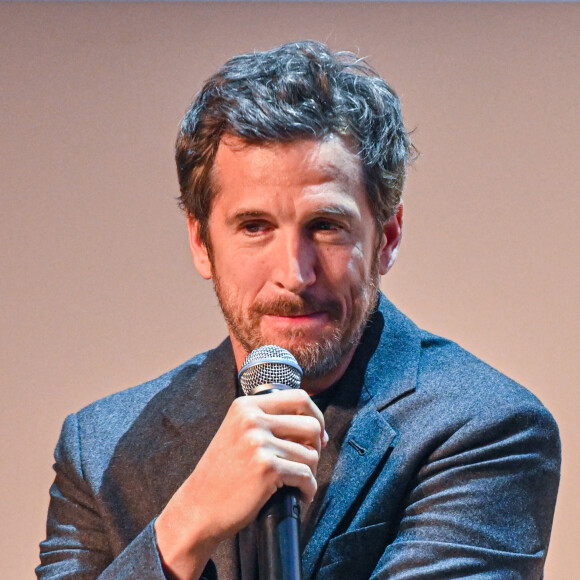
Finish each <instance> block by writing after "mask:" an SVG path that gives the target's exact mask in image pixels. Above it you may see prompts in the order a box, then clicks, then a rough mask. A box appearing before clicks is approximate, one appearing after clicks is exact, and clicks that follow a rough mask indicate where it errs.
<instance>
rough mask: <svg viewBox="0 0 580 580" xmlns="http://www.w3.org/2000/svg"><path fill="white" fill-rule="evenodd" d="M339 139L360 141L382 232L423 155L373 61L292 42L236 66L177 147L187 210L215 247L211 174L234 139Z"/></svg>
mask: <svg viewBox="0 0 580 580" xmlns="http://www.w3.org/2000/svg"><path fill="white" fill-rule="evenodd" d="M332 134H336V135H348V136H351V137H352V138H354V141H355V144H356V147H357V149H358V155H359V157H360V160H361V164H362V169H363V179H364V182H365V187H366V192H367V195H368V199H369V203H370V206H371V210H372V212H373V215H374V216H375V219H376V223H377V226H378V227H381V226H382V224H383V223H384V222H385V221H386V220H388V219H389V218H390V217H391V216H393V215H394V214H395V213H396V211H397V208H398V206H399V204H400V201H401V195H402V190H403V184H404V181H405V175H406V171H407V166H408V163H409V161H410V160H411V159H412V158H413V157H414V155H415V149H414V147H413V145H412V143H411V140H410V138H409V135H408V133H407V131H406V130H405V127H404V124H403V118H402V114H401V108H400V103H399V98H398V97H397V95H396V93H395V92H394V90H393V89H392V88H391V87H390V86H389V85H388V84H387V83H386V82H385V81H384V80H383V79H382V78H381V77H380V76H379V75H378V74H377V73H376V72H375V71H374V69H373V68H371V67H370V66H369V65H368V64H367V63H366V62H365V61H364V59H361V58H359V57H357V56H356V55H355V54H353V53H351V52H331V51H330V50H329V48H328V47H327V46H326V45H324V44H322V43H320V42H314V41H302V42H292V43H289V44H284V45H282V46H280V47H277V48H274V49H272V50H268V51H265V52H253V53H248V54H242V55H239V56H236V57H234V58H232V59H231V60H229V61H228V62H227V63H226V64H225V65H224V66H223V67H222V68H221V69H220V70H219V71H218V72H217V73H216V74H214V75H213V76H212V77H211V78H209V79H208V80H207V81H206V82H205V84H204V85H203V87H202V89H201V91H200V92H199V93H198V94H197V96H196V97H195V100H194V101H193V103H192V104H191V106H190V108H189V109H188V111H187V112H186V114H185V116H184V118H183V121H182V123H181V127H180V130H179V134H178V136H177V142H176V148H175V159H176V163H177V173H178V178H179V185H180V190H181V196H180V206H181V207H182V208H183V209H184V210H185V211H186V213H187V214H188V215H189V216H191V217H192V218H193V219H195V220H196V221H198V223H199V232H200V238H201V241H202V242H203V243H204V244H205V245H206V246H207V247H209V236H208V220H209V216H210V211H211V206H212V200H213V198H214V196H215V194H216V191H215V186H214V184H213V183H212V179H211V174H212V167H213V164H214V160H215V156H216V153H217V150H218V147H219V144H220V141H221V139H222V137H223V136H224V135H232V136H235V137H238V138H240V139H242V140H243V141H244V142H246V143H248V144H250V145H259V144H265V143H276V142H286V143H287V142H292V141H294V140H297V139H303V138H312V139H323V138H325V137H327V136H329V135H332Z"/></svg>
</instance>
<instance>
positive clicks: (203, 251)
mask: <svg viewBox="0 0 580 580" xmlns="http://www.w3.org/2000/svg"><path fill="white" fill-rule="evenodd" d="M187 229H188V230H189V247H190V248H191V255H192V256H193V263H194V264H195V268H196V269H197V271H198V272H199V273H200V275H201V277H202V278H205V279H206V280H209V279H210V278H211V260H210V259H209V253H208V251H207V247H206V245H205V244H204V243H203V242H202V241H201V238H200V237H199V222H198V221H197V220H196V219H194V218H193V217H192V216H190V215H188V216H187Z"/></svg>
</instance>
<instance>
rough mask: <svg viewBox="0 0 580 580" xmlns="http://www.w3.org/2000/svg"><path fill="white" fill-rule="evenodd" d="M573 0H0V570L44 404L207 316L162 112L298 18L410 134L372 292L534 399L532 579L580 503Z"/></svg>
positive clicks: (172, 356) (171, 361) (110, 378)
mask: <svg viewBox="0 0 580 580" xmlns="http://www.w3.org/2000/svg"><path fill="white" fill-rule="evenodd" d="M579 9H580V6H579V5H577V4H552V5H541V4H540V5H539V4H525V5H521V4H511V5H503V4H377V3H373V4H360V3H357V4H342V3H341V4H327V3H323V4H316V5H314V4H305V3H297V4H268V3H257V4H255V3H254V4H224V3H219V4H212V3H204V4H166V3H164V4H140V5H132V4H106V3H105V4H76V5H75V4H48V5H47V4H14V3H4V4H0V51H1V54H0V103H1V106H0V139H1V141H0V148H1V149H0V188H1V191H0V194H1V197H0V200H1V201H0V203H1V212H2V213H1V218H2V228H1V232H0V244H1V245H0V248H1V260H2V263H1V270H0V273H1V277H0V286H1V289H2V324H1V330H0V332H1V333H2V336H1V340H2V348H1V350H0V353H1V354H0V356H1V357H2V360H1V366H0V368H1V371H2V387H1V388H2V403H1V406H0V413H1V416H0V429H1V432H2V446H1V449H2V457H1V460H0V466H1V467H0V469H1V477H2V494H1V501H2V505H1V506H0V513H1V514H2V530H3V531H2V534H0V537H1V540H0V542H1V543H2V546H1V547H0V553H1V554H3V558H2V564H0V576H1V577H2V578H19V579H20V578H30V577H32V569H33V568H34V567H35V565H36V563H37V544H38V542H39V540H41V539H42V537H43V527H44V519H45V513H46V507H47V504H48V487H49V485H50V483H51V481H52V471H51V462H52V450H53V448H54V444H55V442H56V439H57V437H58V433H59V429H60V425H61V423H62V420H63V419H64V417H65V415H66V414H68V413H69V412H72V411H75V410H77V409H78V408H80V407H81V406H83V405H85V404H87V403H89V402H91V401H92V400H94V399H96V398H98V397H102V396H104V395H107V394H109V393H112V392H114V391H116V390H119V389H121V388H125V387H129V386H131V385H134V384H136V383H139V382H141V381H144V380H146V379H149V378H152V377H154V376H157V375H159V374H161V373H162V372H163V371H165V370H167V369H169V368H171V367H172V366H174V365H176V364H178V363H180V362H181V361H183V360H184V359H186V358H188V357H189V356H191V355H192V354H194V353H196V352H198V351H200V350H202V349H206V348H208V347H211V346H213V345H215V344H216V343H217V342H218V341H219V340H220V338H221V337H222V336H224V334H225V328H224V325H223V322H222V321H221V318H220V314H219V312H218V310H217V309H216V305H215V302H214V299H213V295H212V289H211V286H210V285H209V284H208V283H207V282H204V281H202V280H201V279H200V278H199V277H198V276H197V275H196V274H195V273H194V271H193V268H192V266H191V264H190V258H189V254H188V247H187V238H186V232H185V225H184V221H183V218H182V216H181V215H180V213H179V211H178V209H177V208H176V205H175V203H174V197H175V196H176V195H177V193H178V189H177V182H176V177H175V171H174V168H173V161H172V148H173V140H174V137H175V134H176V129H177V125H178V122H179V119H180V117H181V115H182V113H183V112H184V110H185V108H186V107H187V105H188V103H189V101H190V99H191V97H192V96H193V94H194V92H195V91H196V90H197V89H198V87H199V85H200V83H201V81H202V79H204V78H206V77H207V76H208V75H209V74H211V73H212V72H213V71H214V69H215V68H216V67H217V66H218V65H220V64H221V63H222V62H223V61H224V60H225V59H226V58H227V57H229V56H231V55H233V54H236V53H239V52H241V51H247V50H251V49H253V48H269V47H271V46H274V45H276V44H279V43H281V42H283V41H289V40H296V39H300V38H315V39H320V40H326V41H328V42H329V43H330V45H331V46H332V47H334V48H347V49H352V50H355V51H359V52H360V54H361V55H369V56H370V61H371V63H372V64H374V65H375V66H376V68H378V69H379V70H380V71H381V72H382V73H383V74H384V75H385V77H386V78H387V79H388V80H389V81H390V82H391V83H392V84H393V85H394V87H395V88H396V89H397V90H398V92H399V94H400V96H401V98H402V100H403V106H404V113H405V117H406V120H407V123H408V125H409V126H410V127H414V128H416V131H415V139H416V143H417V145H418V147H419V149H420V150H421V151H422V157H421V158H420V160H419V161H418V162H417V164H416V166H415V168H414V169H413V171H412V172H411V175H410V177H409V180H408V187H407V194H406V200H407V201H406V225H405V239H404V243H403V247H402V251H401V254H400V256H399V261H398V263H397V265H396V266H395V268H394V270H393V271H392V272H391V273H390V274H389V275H388V276H387V277H386V279H384V281H383V288H384V290H385V291H386V292H387V294H388V295H389V296H390V297H391V298H392V299H393V300H394V301H395V303H397V304H398V305H399V307H401V308H402V309H403V310H404V311H405V312H406V313H408V314H409V315H410V316H411V317H412V318H414V320H415V321H416V322H417V323H419V324H420V325H422V326H423V327H425V328H427V329H429V330H431V331H434V332H436V333H438V334H442V335H444V336H447V337H450V338H452V339H455V340H457V341H458V342H460V343H461V344H462V345H464V346H465V347H467V348H468V349H470V350H472V351H473V352H475V354H477V355H479V356H481V357H482V358H484V359H486V360H487V361H488V362H490V363H491V364H493V365H495V366H496V367H498V368H499V369H500V370H502V371H503V372H505V373H506V374H508V375H510V376H512V377H513V378H515V379H516V380H518V381H520V382H522V383H523V384H525V385H527V386H528V387H529V388H530V389H531V390H532V391H533V392H534V393H536V394H537V395H538V396H539V397H540V398H541V399H542V400H543V401H544V402H545V403H546V405H547V406H548V408H549V409H550V410H551V411H552V412H553V413H554V415H555V416H556V418H557V420H558V421H559V423H560V426H561V432H562V438H563V443H564V466H563V481H562V485H561V492H560V497H559V504H558V509H557V514H556V522H555V527H554V533H553V538H552V547H551V551H550V555H549V558H548V565H547V574H546V578H547V579H548V580H561V579H567V578H573V577H574V573H573V570H575V569H576V565H575V557H576V556H577V547H576V546H577V538H578V536H579V526H578V521H579V520H580V509H579V505H578V499H577V497H578V494H577V492H576V489H575V488H576V486H575V485H574V484H575V483H576V482H577V481H578V480H579V479H580V463H579V459H578V456H577V453H576V451H575V450H576V447H577V444H578V441H579V438H580V435H579V433H578V429H577V428H576V424H577V421H578V419H577V416H578V403H577V395H576V386H577V385H576V382H577V377H578V370H579V368H578V366H579V365H578V344H579V332H578V329H579V324H578V323H579V319H578V318H579V317H578V295H579V274H578V253H579V252H578V248H579V235H578V230H579V225H578V216H579V198H580V195H579V191H578V189H579V187H578V184H579V183H580V170H579V166H580V162H579V161H578V153H579V152H580V147H579V125H580V123H579V104H578V103H579V102H580V86H579V79H580V74H579V66H578V65H579V54H580V50H579V46H578V31H579V30H580V10H579Z"/></svg>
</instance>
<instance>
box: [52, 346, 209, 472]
mask: <svg viewBox="0 0 580 580" xmlns="http://www.w3.org/2000/svg"><path fill="white" fill-rule="evenodd" d="M211 352H212V351H206V352H203V353H200V354H198V355H196V356H194V357H192V358H190V359H189V360H187V361H185V362H184V363H182V364H181V365H179V366H177V367H175V368H174V369H172V370H170V371H168V372H166V373H164V374H162V375H161V376H159V377H157V378H155V379H153V380H150V381H147V382H145V383H142V384H140V385H137V386H135V387H131V388H129V389H125V390H122V391H119V392H117V393H114V394H112V395H109V396H107V397H104V398H102V399H99V400H97V401H95V402H93V403H91V404H89V405H87V406H86V407H84V408H82V409H81V410H80V411H78V412H76V413H72V414H71V415H69V416H68V417H67V418H66V419H65V422H64V425H63V428H62V431H61V435H60V438H59V442H58V444H57V449H56V456H57V457H56V459H57V462H58V460H59V457H61V456H62V457H64V456H76V457H77V460H76V461H75V462H78V463H79V465H80V464H82V466H83V467H82V471H86V472H87V473H89V472H91V471H92V469H91V467H92V466H90V465H88V464H86V461H87V458H94V459H96V460H97V462H100V460H104V459H106V458H108V457H110V456H111V455H112V454H113V453H114V450H115V448H116V446H117V443H118V442H119V440H120V439H121V438H122V437H123V435H124V434H125V433H126V432H127V431H128V430H129V429H130V428H131V426H132V425H133V424H134V422H135V421H136V420H137V418H138V417H139V415H140V414H141V413H142V412H143V410H144V409H145V407H146V406H147V405H148V404H149V403H150V402H151V400H152V399H153V398H154V397H156V396H157V395H159V394H160V393H161V392H162V391H164V389H166V388H167V387H169V386H170V385H171V384H172V383H173V382H174V381H175V380H176V379H177V378H178V377H179V376H180V375H182V374H187V375H188V376H193V375H194V374H195V373H197V371H198V370H199V368H200V367H201V365H202V364H203V362H204V361H205V359H206V358H207V356H208V355H209V354H210V353H211ZM97 471H98V470H97Z"/></svg>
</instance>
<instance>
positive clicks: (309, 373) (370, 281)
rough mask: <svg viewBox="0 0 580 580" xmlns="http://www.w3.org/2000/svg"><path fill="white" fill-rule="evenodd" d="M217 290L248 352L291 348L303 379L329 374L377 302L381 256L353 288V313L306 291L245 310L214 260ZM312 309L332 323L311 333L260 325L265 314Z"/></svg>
mask: <svg viewBox="0 0 580 580" xmlns="http://www.w3.org/2000/svg"><path fill="white" fill-rule="evenodd" d="M212 279H213V283H214V288H215V292H216V295H217V298H218V301H219V304H220V307H221V310H222V312H223V315H224V318H225V320H226V323H227V325H228V328H229V329H230V331H231V333H232V334H233V335H234V337H235V338H236V339H237V340H238V342H239V343H240V344H241V345H242V346H243V348H244V349H245V350H246V352H247V353H250V352H251V351H252V350H254V349H256V348H258V347H260V346H265V345H268V344H275V345H277V346H280V347H282V348H285V349H287V350H288V351H290V352H291V353H292V354H293V355H294V357H295V358H296V360H297V361H298V364H299V365H300V366H301V367H302V371H303V373H304V377H305V378H310V379H317V378H320V377H324V376H325V375H327V374H328V373H330V372H331V371H332V370H333V369H334V368H335V367H336V366H338V364H339V363H340V362H341V361H342V359H343V358H344V357H345V356H346V355H348V354H349V353H350V352H351V351H352V350H353V348H354V347H356V345H358V343H359V342H360V339H361V337H362V334H363V332H364V329H365V326H366V323H367V321H368V319H369V317H370V315H371V313H372V312H373V310H374V309H375V307H376V304H377V300H378V287H379V279H380V275H379V266H378V260H377V261H376V262H375V263H374V264H373V266H372V268H371V272H370V274H369V275H368V276H366V277H365V278H363V279H362V280H361V282H360V283H359V284H358V286H357V287H356V288H354V289H353V292H352V296H353V297H354V301H353V305H352V312H350V313H348V314H344V315H343V310H342V306H341V304H340V302H339V301H337V300H335V299H333V298H330V299H326V300H319V299H317V298H315V297H313V296H309V295H308V294H303V295H299V294H293V295H290V296H288V297H284V298H281V297H279V298H276V299H272V300H260V301H255V302H254V303H253V304H252V305H251V307H250V308H249V309H248V311H246V312H244V311H243V310H242V308H241V307H240V305H239V303H238V302H237V301H236V299H235V296H234V295H233V293H231V292H230V291H229V290H228V289H227V288H226V287H225V286H224V284H223V283H222V281H221V279H220V277H219V276H218V275H217V273H216V271H215V268H214V267H213V264H212ZM313 312H324V313H326V314H327V316H328V318H329V320H330V322H331V328H329V329H328V330H325V331H324V333H323V334H322V336H318V337H316V338H312V337H309V336H308V331H305V330H304V329H288V330H286V331H284V332H277V333H276V337H275V338H269V336H268V334H267V333H263V332H262V331H261V328H260V324H261V320H262V317H263V316H265V315H271V316H300V315H308V314H311V313H313Z"/></svg>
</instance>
